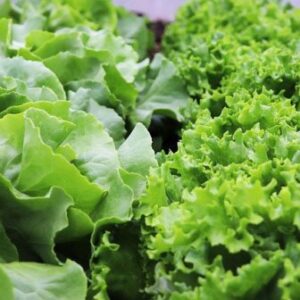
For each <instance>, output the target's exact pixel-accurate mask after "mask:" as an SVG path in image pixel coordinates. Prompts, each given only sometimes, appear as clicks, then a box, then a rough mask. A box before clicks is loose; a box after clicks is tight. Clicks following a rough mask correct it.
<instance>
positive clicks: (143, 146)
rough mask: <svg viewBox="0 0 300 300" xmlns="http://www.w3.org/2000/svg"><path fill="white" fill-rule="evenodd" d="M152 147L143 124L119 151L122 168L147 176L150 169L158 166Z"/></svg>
mask: <svg viewBox="0 0 300 300" xmlns="http://www.w3.org/2000/svg"><path fill="white" fill-rule="evenodd" d="M151 145H152V139H151V136H150V134H149V132H148V131H147V129H146V128H145V127H144V126H143V125H142V124H137V125H136V126H135V128H134V129H133V131H132V132H131V134H130V135H129V137H128V138H127V139H126V141H125V142H124V143H123V144H122V145H121V146H120V148H119V150H118V152H119V158H120V162H121V166H122V167H123V168H124V169H126V170H127V171H129V172H133V173H137V174H140V175H143V176H147V175H148V173H149V169H150V168H151V167H155V166H157V162H156V159H155V154H154V151H153V149H152V147H151Z"/></svg>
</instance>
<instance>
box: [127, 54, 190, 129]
mask: <svg viewBox="0 0 300 300" xmlns="http://www.w3.org/2000/svg"><path fill="white" fill-rule="evenodd" d="M148 77H149V79H148V82H147V85H146V88H145V89H144V90H143V92H142V93H141V95H140V96H139V98H138V101H137V106H136V110H135V112H134V113H133V115H132V116H131V118H132V120H133V122H134V123H136V122H142V123H144V124H145V125H146V126H148V125H149V124H150V122H151V117H152V115H153V114H160V115H165V116H168V117H171V118H173V119H175V120H178V121H182V119H183V117H182V114H181V109H182V108H183V107H185V106H186V104H187V101H188V95H187V93H186V91H185V88H184V85H183V84H182V82H181V79H180V77H179V76H178V75H177V70H176V68H175V66H174V65H173V63H172V62H171V61H169V60H168V59H166V58H165V57H163V56H162V55H160V54H158V55H156V57H155V58H154V60H153V62H152V64H151V66H150V69H149V75H148Z"/></svg>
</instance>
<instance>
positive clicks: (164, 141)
mask: <svg viewBox="0 0 300 300" xmlns="http://www.w3.org/2000/svg"><path fill="white" fill-rule="evenodd" d="M180 130H181V124H180V123H179V122H178V121H175V120H173V119H171V118H169V117H165V116H160V115H154V116H153V117H152V120H151V124H150V127H149V132H150V134H151V136H152V139H153V149H154V151H155V152H159V151H161V150H164V151H165V152H169V151H173V152H175V151H177V149H178V142H179V140H180V135H179V132H180Z"/></svg>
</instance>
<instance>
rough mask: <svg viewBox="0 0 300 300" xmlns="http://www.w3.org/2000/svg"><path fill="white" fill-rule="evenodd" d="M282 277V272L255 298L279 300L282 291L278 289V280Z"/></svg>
mask: <svg viewBox="0 0 300 300" xmlns="http://www.w3.org/2000/svg"><path fill="white" fill-rule="evenodd" d="M280 277H281V270H280V271H279V272H278V273H277V274H276V275H275V276H274V277H273V278H272V279H271V280H270V281H269V282H268V283H267V284H266V285H265V286H264V287H262V289H261V290H260V292H259V293H258V294H256V295H255V296H254V299H259V300H275V299H276V300H279V299H281V296H282V295H281V291H280V290H279V289H278V288H277V283H278V279H279V278H280Z"/></svg>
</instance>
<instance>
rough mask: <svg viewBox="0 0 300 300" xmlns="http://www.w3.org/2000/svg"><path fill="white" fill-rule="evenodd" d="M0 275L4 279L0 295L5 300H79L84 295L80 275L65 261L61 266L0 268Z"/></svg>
mask: <svg viewBox="0 0 300 300" xmlns="http://www.w3.org/2000/svg"><path fill="white" fill-rule="evenodd" d="M0 272H1V274H4V275H3V276H6V277H5V279H6V280H5V281H4V285H3V284H2V281H1V287H0V294H1V295H2V294H4V295H8V296H9V297H10V298H5V299H16V300H26V299H34V300H50V299H74V300H82V299H84V298H85V295H86V290H87V280H86V277H85V275H84V272H83V270H82V269H81V267H80V266H78V265H77V264H76V263H74V262H71V261H69V260H68V261H67V262H66V263H65V264H64V265H62V266H52V265H46V264H38V263H11V264H0ZM0 276H1V275H0ZM7 279H8V280H9V281H10V284H9V283H8V282H7ZM11 290H13V295H14V296H13V297H12V296H11V294H10V291H11ZM5 293H6V294H5Z"/></svg>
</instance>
